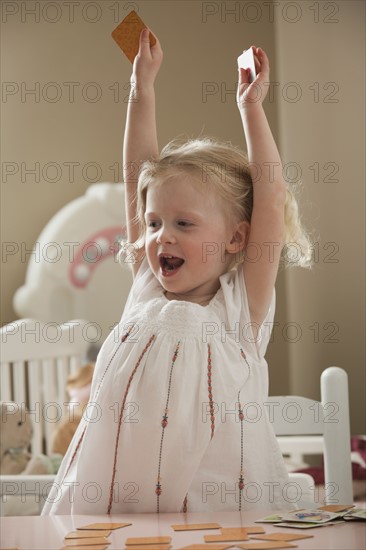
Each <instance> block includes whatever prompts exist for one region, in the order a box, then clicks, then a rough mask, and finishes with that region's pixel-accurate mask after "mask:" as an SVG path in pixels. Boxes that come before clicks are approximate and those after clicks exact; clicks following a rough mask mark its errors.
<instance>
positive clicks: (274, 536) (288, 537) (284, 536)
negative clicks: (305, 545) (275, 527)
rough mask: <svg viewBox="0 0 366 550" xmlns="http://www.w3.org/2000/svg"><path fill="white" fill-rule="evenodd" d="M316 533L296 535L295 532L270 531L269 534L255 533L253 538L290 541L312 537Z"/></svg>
mask: <svg viewBox="0 0 366 550" xmlns="http://www.w3.org/2000/svg"><path fill="white" fill-rule="evenodd" d="M313 537H314V535H294V534H293V533H268V534H267V535H255V536H253V537H252V539H255V540H285V541H286V542H290V541H293V540H301V539H311V538H313Z"/></svg>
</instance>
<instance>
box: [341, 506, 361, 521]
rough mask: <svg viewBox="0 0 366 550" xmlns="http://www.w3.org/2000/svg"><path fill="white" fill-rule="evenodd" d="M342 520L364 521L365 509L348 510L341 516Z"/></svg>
mask: <svg viewBox="0 0 366 550" xmlns="http://www.w3.org/2000/svg"><path fill="white" fill-rule="evenodd" d="M343 518H344V519H366V510H365V508H355V509H354V510H349V511H348V512H347V513H346V514H344V515H343Z"/></svg>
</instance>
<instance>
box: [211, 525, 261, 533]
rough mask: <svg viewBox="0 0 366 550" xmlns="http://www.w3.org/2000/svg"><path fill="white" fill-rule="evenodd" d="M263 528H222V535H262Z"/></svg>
mask: <svg viewBox="0 0 366 550" xmlns="http://www.w3.org/2000/svg"><path fill="white" fill-rule="evenodd" d="M264 532H265V531H264V529H263V527H256V526H255V525H253V526H250V527H222V528H221V534H222V535H245V534H248V535H253V534H260V533H264Z"/></svg>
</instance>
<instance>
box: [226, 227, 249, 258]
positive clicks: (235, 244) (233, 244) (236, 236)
mask: <svg viewBox="0 0 366 550" xmlns="http://www.w3.org/2000/svg"><path fill="white" fill-rule="evenodd" d="M249 229H250V224H249V222H239V223H238V224H237V225H236V226H235V227H234V230H233V232H232V236H231V240H230V242H229V243H228V244H226V252H228V253H229V254H236V253H237V252H240V251H241V250H243V249H244V248H245V247H246V244H247V242H248V238H249Z"/></svg>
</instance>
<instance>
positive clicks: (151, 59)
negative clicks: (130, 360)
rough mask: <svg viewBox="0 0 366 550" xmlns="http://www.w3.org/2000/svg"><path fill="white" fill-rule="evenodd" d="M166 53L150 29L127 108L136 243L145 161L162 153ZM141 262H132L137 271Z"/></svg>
mask: <svg viewBox="0 0 366 550" xmlns="http://www.w3.org/2000/svg"><path fill="white" fill-rule="evenodd" d="M162 59H163V52H162V50H161V47H160V43H159V41H158V40H157V39H156V44H154V46H150V41H149V29H144V30H143V31H142V32H141V35H140V47H139V52H138V54H137V56H136V57H135V60H134V63H133V70H132V75H131V81H130V82H131V90H130V96H129V102H128V107H127V118H126V127H125V135H124V143H123V180H124V183H125V203H126V225H127V240H128V242H130V243H133V242H135V241H136V240H137V239H138V237H139V224H138V222H137V220H136V190H137V180H138V174H139V172H140V167H141V164H142V163H143V162H144V161H146V160H148V159H150V158H152V157H156V156H158V154H159V148H158V139H157V133H156V120H155V90H154V82H155V78H156V75H157V74H158V71H159V68H160V65H161V62H162ZM138 268H139V262H138V261H137V263H136V264H133V265H132V270H133V274H134V275H135V274H136V273H137V270H138Z"/></svg>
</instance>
